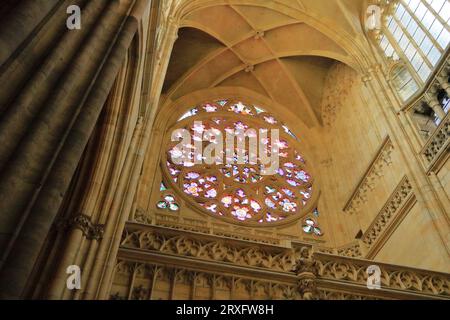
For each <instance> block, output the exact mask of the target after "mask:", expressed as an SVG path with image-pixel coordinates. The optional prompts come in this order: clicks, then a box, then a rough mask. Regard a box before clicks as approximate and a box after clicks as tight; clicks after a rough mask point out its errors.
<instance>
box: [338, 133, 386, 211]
mask: <svg viewBox="0 0 450 320" xmlns="http://www.w3.org/2000/svg"><path fill="white" fill-rule="evenodd" d="M393 150H394V146H393V144H392V141H391V139H390V138H389V136H388V137H386V138H385V139H384V141H383V143H382V144H381V146H380V148H379V149H378V152H377V153H376V155H375V157H374V159H373V160H372V162H371V163H370V165H369V167H368V169H367V171H366V172H365V173H364V175H363V177H362V178H361V180H360V182H359V183H358V185H357V186H356V188H355V190H354V191H353V193H352V195H351V196H350V198H349V200H348V201H347V203H346V205H345V206H344V209H343V210H344V212H346V213H350V214H354V213H357V212H358V211H359V210H360V206H361V205H362V204H363V203H366V202H367V200H368V197H367V196H368V193H369V192H371V191H372V190H373V189H374V188H375V186H376V184H377V182H378V180H379V178H380V177H382V176H383V175H384V170H385V167H386V166H390V165H391V164H392V152H393Z"/></svg>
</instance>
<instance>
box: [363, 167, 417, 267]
mask: <svg viewBox="0 0 450 320" xmlns="http://www.w3.org/2000/svg"><path fill="white" fill-rule="evenodd" d="M414 201H415V195H414V191H413V188H412V185H411V183H410V181H409V179H408V177H406V176H405V177H403V179H402V180H401V181H400V183H399V184H398V185H397V187H396V188H395V190H394V192H393V193H392V195H391V196H390V197H389V199H388V200H387V201H386V203H385V205H384V206H383V208H382V209H381V210H380V212H379V213H378V215H377V216H376V217H375V219H374V220H373V222H372V224H371V225H370V226H369V228H368V229H367V230H366V232H365V233H364V234H363V236H362V243H363V244H364V245H366V246H367V249H368V251H369V252H368V253H367V255H366V258H372V257H373V256H374V255H375V254H376V252H377V251H378V249H379V247H380V246H381V245H382V244H383V243H384V241H383V239H387V238H388V236H389V234H390V231H392V230H394V229H395V226H396V225H397V224H398V223H399V222H400V221H401V220H402V219H403V217H404V216H405V214H407V213H408V211H409V209H410V208H411V206H412V204H413V203H414Z"/></svg>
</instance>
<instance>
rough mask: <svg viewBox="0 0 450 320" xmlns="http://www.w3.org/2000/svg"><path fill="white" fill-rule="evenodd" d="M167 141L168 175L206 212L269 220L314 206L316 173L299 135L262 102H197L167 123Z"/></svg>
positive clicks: (302, 212)
mask: <svg viewBox="0 0 450 320" xmlns="http://www.w3.org/2000/svg"><path fill="white" fill-rule="evenodd" d="M274 132H275V133H276V134H274ZM186 135H188V137H189V140H185V139H187V138H186ZM166 145H167V149H166V150H167V152H166V153H165V154H164V157H163V161H164V163H163V171H164V173H165V175H166V176H167V177H168V181H170V183H171V184H172V185H173V187H174V189H175V190H179V191H180V193H181V194H182V195H183V198H184V199H185V200H187V202H189V203H191V204H192V205H193V206H194V207H196V208H197V209H199V210H201V211H203V212H205V213H208V214H210V215H213V216H216V217H219V218H221V219H227V220H229V221H234V222H245V223H254V224H255V225H266V224H274V223H280V222H287V221H290V220H293V219H297V218H299V217H301V216H304V215H305V214H306V213H307V212H308V210H311V209H312V205H313V203H312V202H313V201H312V199H313V195H314V188H313V177H312V175H311V173H310V171H309V169H308V167H307V162H306V161H305V159H304V158H303V156H302V155H301V153H300V151H299V148H298V140H297V137H296V136H295V135H294V134H293V133H292V132H291V131H290V130H289V128H288V127H287V126H285V125H284V124H283V123H281V122H280V121H279V120H278V119H276V118H275V117H274V116H273V115H271V114H270V113H268V112H266V111H265V110H264V109H261V108H260V107H257V106H254V105H251V104H247V103H243V102H239V101H231V100H220V101H215V102H208V103H204V104H201V105H199V106H197V107H195V108H192V109H190V110H189V111H187V112H186V113H185V114H184V115H183V116H182V117H181V118H180V119H179V120H178V122H177V123H176V124H175V126H173V127H172V128H170V130H169V131H168V133H167V138H166ZM268 159H270V162H269V161H268Z"/></svg>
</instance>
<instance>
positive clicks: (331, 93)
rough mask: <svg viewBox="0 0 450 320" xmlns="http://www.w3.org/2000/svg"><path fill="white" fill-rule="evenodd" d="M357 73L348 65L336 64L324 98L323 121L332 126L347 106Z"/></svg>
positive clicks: (326, 85)
mask: <svg viewBox="0 0 450 320" xmlns="http://www.w3.org/2000/svg"><path fill="white" fill-rule="evenodd" d="M355 79H356V73H355V72H354V71H353V70H352V69H350V68H348V67H347V66H346V65H344V64H341V63H336V64H335V65H333V66H332V67H331V69H330V71H329V72H328V76H327V79H326V82H325V88H324V95H323V98H322V120H323V123H324V125H326V126H332V125H333V123H334V121H335V120H336V116H337V113H338V111H339V109H341V108H342V106H343V105H344V104H345V101H346V99H347V98H348V97H349V95H350V92H351V90H352V87H353V85H354V83H355Z"/></svg>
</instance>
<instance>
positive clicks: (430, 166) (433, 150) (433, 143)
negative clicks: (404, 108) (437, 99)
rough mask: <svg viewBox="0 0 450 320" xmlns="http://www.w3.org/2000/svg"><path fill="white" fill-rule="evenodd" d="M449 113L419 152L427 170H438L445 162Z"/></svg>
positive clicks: (448, 147) (449, 141)
mask: <svg viewBox="0 0 450 320" xmlns="http://www.w3.org/2000/svg"><path fill="white" fill-rule="evenodd" d="M449 151H450V114H449V113H447V115H446V116H445V118H444V120H443V121H442V122H441V123H440V124H439V126H438V127H437V128H436V130H435V131H434V133H433V134H432V135H431V137H430V138H429V139H428V141H427V142H426V143H425V145H424V147H423V149H422V151H421V154H422V156H423V159H424V161H425V169H426V170H427V172H430V171H436V172H438V171H439V170H440V168H441V167H442V165H444V164H445V163H446V161H447V160H448V158H449V154H450V152H449Z"/></svg>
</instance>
